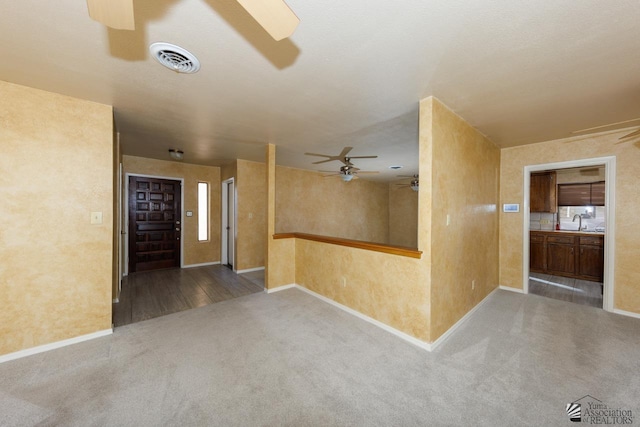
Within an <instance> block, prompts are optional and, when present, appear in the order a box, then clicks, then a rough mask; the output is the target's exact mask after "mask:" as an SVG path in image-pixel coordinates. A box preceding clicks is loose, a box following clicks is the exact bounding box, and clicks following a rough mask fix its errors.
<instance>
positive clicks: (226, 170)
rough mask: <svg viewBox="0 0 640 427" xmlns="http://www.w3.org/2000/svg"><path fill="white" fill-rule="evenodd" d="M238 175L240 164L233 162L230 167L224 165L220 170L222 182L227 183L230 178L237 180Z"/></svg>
mask: <svg viewBox="0 0 640 427" xmlns="http://www.w3.org/2000/svg"><path fill="white" fill-rule="evenodd" d="M237 174H238V162H237V161H235V160H234V161H233V162H232V163H229V164H228V165H224V166H222V167H221V168H220V182H222V181H226V180H227V179H229V178H235V177H236V175H237Z"/></svg>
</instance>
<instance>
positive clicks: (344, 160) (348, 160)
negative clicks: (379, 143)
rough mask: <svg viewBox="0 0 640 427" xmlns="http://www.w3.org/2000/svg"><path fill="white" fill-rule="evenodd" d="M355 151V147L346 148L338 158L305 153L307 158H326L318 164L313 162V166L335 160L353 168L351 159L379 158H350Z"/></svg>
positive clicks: (368, 157) (373, 157)
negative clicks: (352, 151) (351, 152)
mask: <svg viewBox="0 0 640 427" xmlns="http://www.w3.org/2000/svg"><path fill="white" fill-rule="evenodd" d="M351 150H353V147H344V148H343V149H342V151H341V152H340V154H338V155H337V156H330V155H328V154H317V153H304V154H305V155H307V156H316V157H326V159H325V160H319V161H317V162H313V163H312V164H313V165H319V164H320V163H327V162H331V161H334V160H338V161H341V162H342V163H344V165H345V166H353V163H351V159H377V158H378V156H348V157H347V155H348V154H349V152H350V151H351Z"/></svg>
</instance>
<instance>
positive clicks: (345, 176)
mask: <svg viewBox="0 0 640 427" xmlns="http://www.w3.org/2000/svg"><path fill="white" fill-rule="evenodd" d="M340 177H341V178H342V180H343V181H344V182H349V181H351V180H352V179H353V175H351V174H350V173H345V174H343V175H340Z"/></svg>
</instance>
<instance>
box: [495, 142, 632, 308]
mask: <svg viewBox="0 0 640 427" xmlns="http://www.w3.org/2000/svg"><path fill="white" fill-rule="evenodd" d="M627 133H628V132H627ZM620 135H624V131H621V132H618V133H613V134H604V135H603V134H600V135H591V136H586V137H580V138H567V139H559V140H554V141H547V142H542V143H539V144H532V145H526V146H521V147H513V148H506V149H503V150H502V164H501V171H500V174H501V178H500V180H501V183H502V184H501V189H500V203H521V204H522V203H523V190H522V187H523V182H524V167H525V166H528V165H536V164H544V163H552V162H562V161H569V160H580V159H590V158H596V157H605V156H616V180H615V185H616V205H615V211H616V212H638V211H640V190H639V189H640V185H639V183H640V142H638V140H637V139H636V140H631V141H628V142H624V143H621V144H618V142H619V141H618V138H619V137H620ZM523 220H524V217H523V212H520V213H517V214H502V213H501V214H500V284H501V285H504V286H510V287H513V288H518V289H522V285H523V283H522V257H523V252H522V222H523ZM616 224H617V228H616V234H615V236H614V239H615V266H614V269H615V270H614V271H615V272H614V280H615V288H614V289H615V296H614V306H615V308H617V309H620V310H625V311H631V312H635V313H640V281H639V280H638V278H639V277H640V264H639V263H638V260H639V259H640V244H638V242H640V216H638V215H627V216H624V217H618V218H617V220H616Z"/></svg>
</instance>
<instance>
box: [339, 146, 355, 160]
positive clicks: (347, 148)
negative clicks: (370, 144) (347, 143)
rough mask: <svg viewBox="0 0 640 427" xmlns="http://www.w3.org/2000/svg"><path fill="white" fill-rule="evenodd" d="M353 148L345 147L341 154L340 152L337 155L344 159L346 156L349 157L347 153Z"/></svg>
mask: <svg viewBox="0 0 640 427" xmlns="http://www.w3.org/2000/svg"><path fill="white" fill-rule="evenodd" d="M351 150H353V147H344V148H343V149H342V151H341V152H340V154H338V155H337V156H336V157H338V158H341V159H344V158H345V157H347V154H349V151H351Z"/></svg>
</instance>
